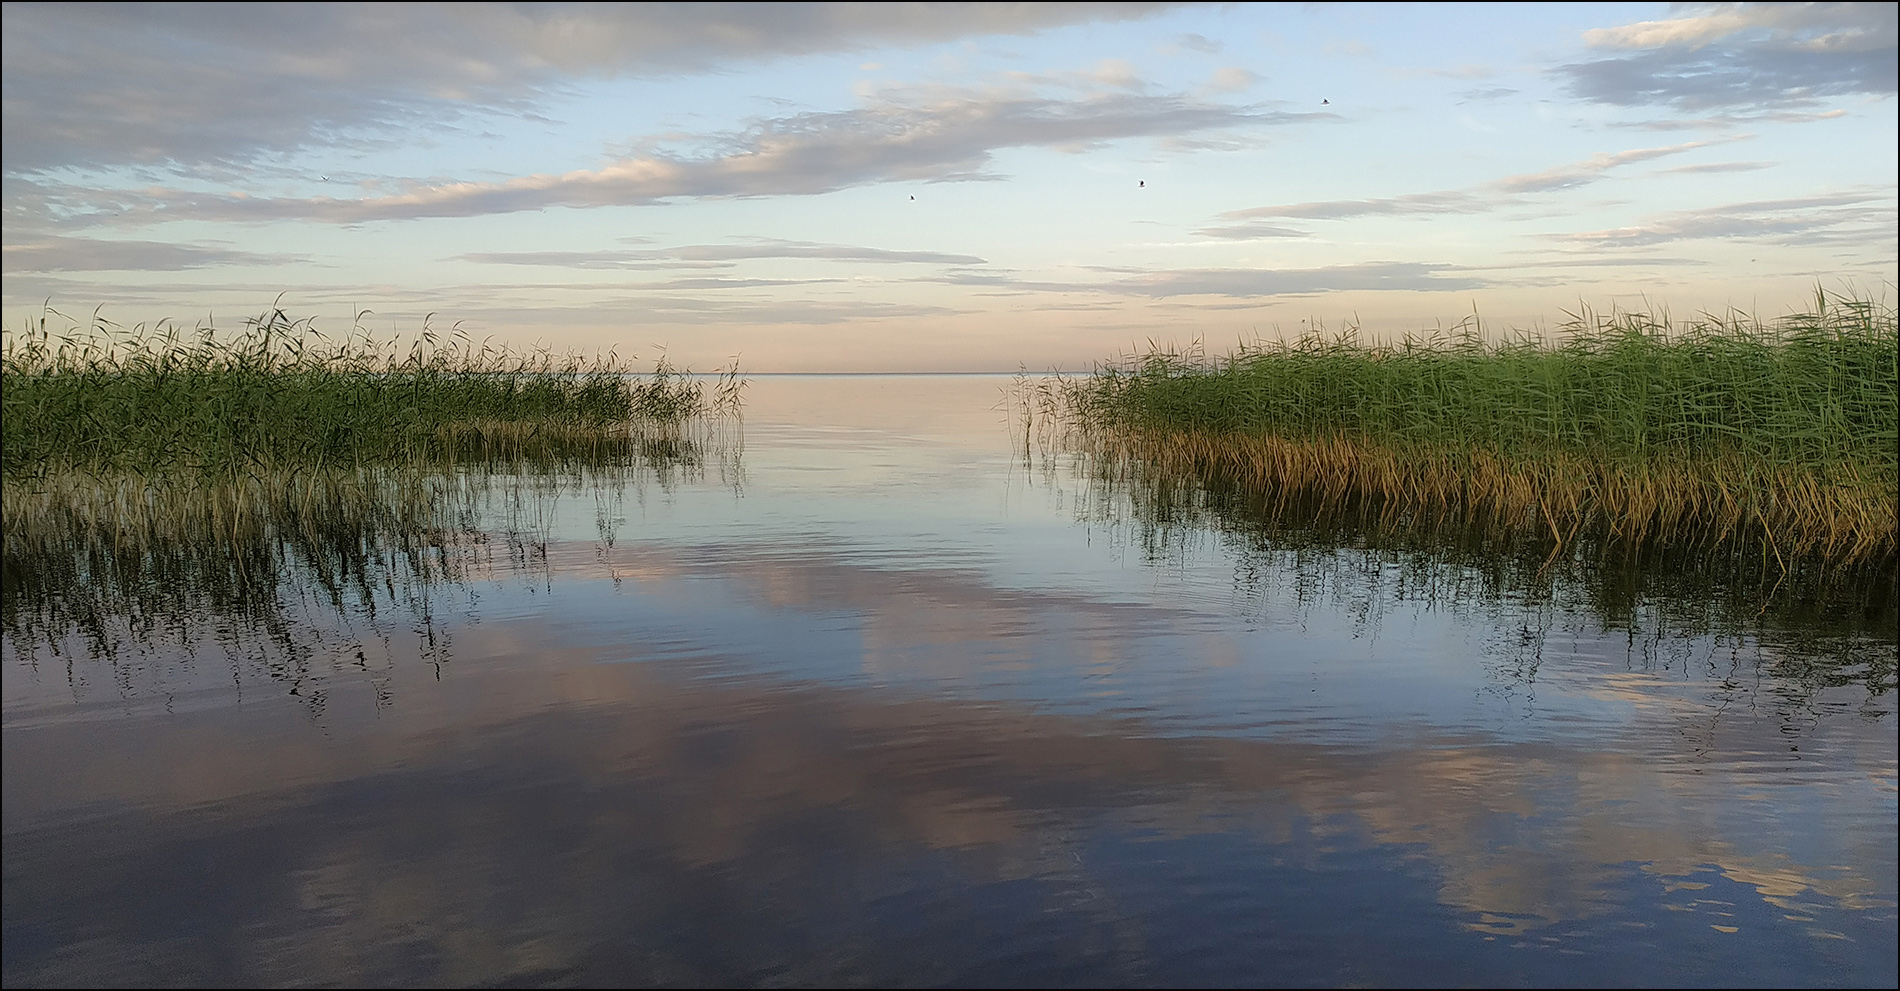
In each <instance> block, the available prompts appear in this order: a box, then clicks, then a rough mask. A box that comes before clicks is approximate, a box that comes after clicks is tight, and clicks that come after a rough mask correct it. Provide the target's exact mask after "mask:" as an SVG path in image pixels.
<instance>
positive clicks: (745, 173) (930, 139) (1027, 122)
mask: <svg viewBox="0 0 1900 991" xmlns="http://www.w3.org/2000/svg"><path fill="white" fill-rule="evenodd" d="M1315 116H1319V115H1309V114H1291V113H1284V112H1279V111H1268V110H1265V109H1262V108H1259V107H1235V106H1228V105H1224V104H1215V103H1207V102H1204V101H1200V100H1195V99H1191V98H1188V97H1185V96H1179V95H1144V94H1138V93H1109V94H1102V95H1096V96H1090V97H1085V98H1080V99H1056V98H1050V97H1043V96H1037V95H1034V94H1030V93H1024V92H1020V91H999V90H976V89H962V88H947V87H939V88H933V89H921V90H906V91H900V92H894V93H891V94H874V95H873V96H872V97H870V98H869V99H868V101H867V102H866V104H865V105H863V106H860V107H858V108H856V109H852V110H844V111H836V112H825V113H803V114H795V115H792V116H788V117H779V118H771V119H765V120H760V121H757V122H755V123H754V124H753V125H752V127H750V128H749V129H747V130H746V131H744V132H741V133H737V134H727V135H717V136H713V137H712V138H710V139H709V140H708V141H707V144H710V145H712V146H713V147H715V148H717V149H719V150H717V151H715V152H713V153H710V154H705V155H701V156H697V157H689V156H685V155H676V154H670V153H666V152H657V151H656V152H651V153H648V154H646V155H643V156H638V157H629V158H622V159H619V160H617V161H614V162H612V163H611V164H608V165H606V166H604V167H602V168H599V169H581V170H576V171H572V172H566V173H561V174H537V175H529V176H521V177H518V178H514V179H508V180H505V181H501V182H448V183H439V184H428V185H424V184H418V185H415V186H413V187H411V188H408V189H404V190H401V191H399V192H392V193H386V194H382V195H368V196H363V197H350V198H345V197H328V196H323V197H308V198H295V197H280V198H272V197H257V196H250V195H246V194H242V193H223V192H198V191H188V190H177V189H165V188H154V189H144V190H137V191H132V190H104V189H85V188H80V187H76V186H63V185H60V184H57V183H54V182H51V181H42V180H24V179H21V180H15V181H14V183H13V185H14V187H16V189H19V190H22V192H20V193H14V195H10V196H9V197H8V199H9V202H10V204H12V209H13V212H14V213H15V214H16V215H18V214H26V213H30V212H32V211H34V210H37V211H41V212H48V213H63V214H64V215H67V216H78V215H81V214H86V213H92V214H94V215H100V214H110V215H112V216H113V219H114V220H115V221H117V222H120V223H135V222H158V221H167V220H187V219H189V220H211V221H269V220H311V221H319V222H325V223H338V224H357V223H365V222H370V221H378V220H408V219H416V218H423V217H471V216H482V215H492V214H501V213H515V212H520V211H525V210H543V209H547V208H549V207H597V206H627V205H637V204H646V203H654V202H658V201H661V200H669V199H677V198H683V197H704V196H771V195H809V194H817V193H828V192H832V191H835V190H839V189H845V188H849V187H853V186H863V185H870V184H874V183H880V182H892V181H900V180H902V181H915V182H928V181H962V180H968V179H973V178H991V177H992V176H990V175H989V174H987V173H985V172H984V171H983V169H984V168H985V166H987V165H988V164H989V161H990V156H991V154H992V152H994V151H996V150H999V149H1003V148H1022V147H1043V148H1056V149H1062V150H1070V149H1075V148H1083V147H1088V146H1090V145H1094V144H1099V143H1102V142H1106V141H1113V140H1117V139H1124V138H1140V137H1161V138H1165V137H1172V136H1178V135H1184V134H1193V133H1197V132H1206V131H1219V130H1223V129H1229V128H1243V127H1257V126H1263V125H1276V124H1289V123H1296V122H1300V121H1304V120H1308V119H1311V118H1312V117H1315ZM28 187H31V192H30V193H27V192H25V190H26V189H27V188H28ZM10 192H12V191H11V190H10ZM29 207H30V209H29Z"/></svg>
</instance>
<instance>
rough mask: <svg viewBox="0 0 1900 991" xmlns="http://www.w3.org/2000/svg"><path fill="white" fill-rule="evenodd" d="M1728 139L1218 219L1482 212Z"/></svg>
mask: <svg viewBox="0 0 1900 991" xmlns="http://www.w3.org/2000/svg"><path fill="white" fill-rule="evenodd" d="M1732 140H1737V138H1723V139H1717V140H1711V141H1690V142H1686V143H1684V144H1678V145H1669V146H1667V147H1662V148H1633V149H1630V150H1629V151H1619V152H1605V153H1602V154H1597V155H1592V156H1590V157H1589V158H1587V159H1585V160H1583V161H1581V162H1572V163H1570V164H1568V165H1561V166H1558V167H1557V168H1554V169H1546V170H1545V171H1543V172H1531V173H1526V174H1523V175H1514V176H1505V177H1504V178H1502V179H1496V180H1493V181H1491V182H1488V183H1485V184H1484V185H1482V186H1478V187H1475V188H1474V189H1469V190H1466V189H1441V190H1437V191H1434V192H1429V193H1408V194H1406V195H1404V196H1387V197H1374V198H1368V199H1359V200H1320V201H1315V202H1310V203H1285V204H1281V205H1279V206H1262V207H1252V208H1250V209H1246V210H1231V211H1228V212H1227V213H1223V214H1221V219H1223V220H1238V221H1257V220H1260V219H1265V218H1294V219H1305V220H1340V219H1344V218H1347V217H1372V216H1410V215H1420V214H1445V213H1484V212H1487V211H1490V210H1495V209H1497V208H1499V207H1502V206H1506V205H1509V204H1511V203H1514V202H1517V201H1518V198H1519V197H1521V196H1523V195H1525V194H1529V193H1547V192H1552V191H1555V190H1561V189H1574V188H1576V187H1578V186H1587V185H1589V184H1590V183H1593V182H1597V181H1598V180H1600V179H1602V178H1603V177H1604V175H1605V174H1606V173H1608V172H1609V171H1610V170H1611V169H1614V168H1617V167H1619V166H1623V165H1630V164H1633V163H1636V162H1646V161H1649V160H1651V159H1656V158H1662V157H1664V156H1667V155H1676V154H1680V153H1682V152H1686V151H1693V150H1695V149H1697V148H1705V147H1708V146H1709V145H1713V144H1717V143H1720V142H1721V141H1732ZM1251 226H1252V225H1250V224H1238V225H1234V226H1229V227H1210V228H1207V229H1206V230H1200V231H1196V232H1195V233H1197V234H1201V235H1203V236H1206V237H1223V238H1236V239H1244V238H1247V237H1250V236H1251V235H1249V234H1248V233H1247V231H1248V230H1249V229H1250V227H1251ZM1269 229H1271V228H1269Z"/></svg>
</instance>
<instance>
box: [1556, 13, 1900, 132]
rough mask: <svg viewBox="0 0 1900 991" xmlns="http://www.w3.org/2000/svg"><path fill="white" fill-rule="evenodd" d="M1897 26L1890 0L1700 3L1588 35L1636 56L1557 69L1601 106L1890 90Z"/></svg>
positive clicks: (1746, 102) (1802, 98)
mask: <svg viewBox="0 0 1900 991" xmlns="http://www.w3.org/2000/svg"><path fill="white" fill-rule="evenodd" d="M1897 25H1900V8H1897V7H1896V6H1895V5H1894V4H1890V3H1806V4H1782V3H1760V4H1756V3H1747V4H1739V3H1738V4H1696V5H1692V6H1690V7H1689V10H1688V13H1686V14H1685V15H1683V16H1680V17H1675V18H1671V19H1668V20H1661V21H1643V22H1640V23H1636V24H1627V25H1623V26H1620V27H1614V28H1600V29H1597V30H1593V31H1588V32H1585V34H1584V41H1585V42H1586V43H1587V44H1589V45H1591V46H1592V47H1595V48H1602V49H1620V50H1626V51H1634V52H1636V54H1632V55H1627V56H1620V57H1615V58H1607V59H1597V60H1594V61H1588V62H1577V63H1573V64H1570V65H1565V66H1561V67H1559V68H1558V69H1557V70H1556V71H1557V72H1558V74H1559V75H1562V76H1567V77H1568V78H1569V88H1570V91H1571V92H1572V93H1573V94H1575V95H1576V96H1578V97H1581V98H1583V99H1585V100H1589V101H1591V102H1594V103H1607V104H1612V105H1617V106H1667V107H1672V108H1674V109H1677V110H1681V111H1691V112H1693V111H1701V110H1708V109H1716V108H1724V107H1736V108H1758V109H1773V108H1800V107H1807V106H1812V105H1814V104H1815V103H1817V102H1818V101H1819V100H1820V99H1821V98H1823V97H1829V96H1842V95H1850V94H1866V95H1872V96H1891V95H1893V93H1894V92H1895V89H1896V81H1895V80H1896V74H1897V73H1900V58H1897V57H1896V51H1897V48H1896V39H1897V38H1900V30H1897V29H1896V26H1897Z"/></svg>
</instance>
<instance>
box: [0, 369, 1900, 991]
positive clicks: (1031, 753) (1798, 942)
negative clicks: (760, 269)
mask: <svg viewBox="0 0 1900 991" xmlns="http://www.w3.org/2000/svg"><path fill="white" fill-rule="evenodd" d="M1001 384H1002V382H1001V381H1000V380H997V379H992V378H958V377H944V378H929V377H923V378H898V377H893V378H820V377H813V378H763V379H759V380H755V382H754V383H753V386H752V389H751V395H750V412H749V414H748V420H747V424H746V429H745V436H744V449H743V454H742V455H737V454H733V453H731V452H729V453H728V456H726V457H724V458H723V459H722V458H720V457H711V458H709V459H708V460H706V461H705V462H703V463H701V464H699V465H698V466H697V467H696V468H695V467H693V466H690V465H689V466H686V467H684V468H681V469H679V470H673V471H660V472H656V473H649V474H648V475H646V476H645V477H642V478H636V479H632V480H630V481H627V482H626V483H624V484H622V485H619V486H618V487H617V488H616V489H615V490H614V491H611V492H605V493H603V492H599V491H568V492H565V493H562V494H559V495H558V496H556V495H554V494H551V493H547V492H542V493H540V494H539V495H537V496H534V497H532V498H526V499H522V498H517V497H516V496H513V495H511V496H509V499H513V500H514V503H513V507H512V509H511V510H509V511H508V512H506V513H503V512H502V509H501V508H499V507H500V504H501V503H503V502H507V501H508V499H497V500H493V505H491V506H490V508H491V509H493V510H495V512H496V514H497V515H495V516H493V517H490V518H489V521H488V522H487V523H486V524H482V525H478V526H474V527H472V528H471V531H472V532H473V533H479V534H480V536H479V537H478V536H466V539H463V540H461V541H460V542H459V543H456V544H455V546H454V548H453V554H451V555H450V557H451V558H452V565H453V566H452V567H446V568H443V569H438V570H437V571H435V572H432V573H431V574H432V575H433V577H432V578H430V579H428V580H424V579H421V578H418V577H416V573H414V572H412V571H404V570H403V569H401V568H396V567H390V568H384V569H382V570H377V568H376V567H374V566H373V564H374V562H372V566H370V567H368V568H367V571H365V572H363V574H367V575H368V576H369V578H370V580H368V581H364V582H361V583H359V585H358V586H357V587H356V588H355V590H354V591H351V592H349V594H338V595H337V596H336V597H335V598H334V599H332V598H330V597H329V595H328V593H327V592H326V591H325V590H324V589H323V588H322V584H323V583H322V581H314V582H313V581H312V580H311V579H310V578H309V577H308V575H307V574H305V573H304V572H299V571H298V570H297V567H298V566H297V565H296V563H295V562H294V561H291V560H289V559H286V562H285V563H282V564H281V566H280V568H279V571H280V573H281V575H282V576H283V577H282V580H281V582H280V584H279V585H278V586H277V587H276V588H275V591H273V592H272V593H271V597H272V599H273V601H275V602H277V603H278V606H277V607H275V608H271V609H264V610H257V609H255V608H253V609H251V610H250V611H249V612H243V611H242V610H239V611H235V612H234V611H231V610H225V611H222V612H221V611H220V610H219V609H218V608H215V607H212V606H207V607H206V608H205V611H203V612H202V613H199V614H196V615H191V614H184V615H152V614H148V613H142V612H140V611H139V610H137V609H134V608H133V607H132V606H125V607H124V608H125V609H126V610H127V612H126V614H125V615H123V616H116V617H111V616H109V617H107V618H105V619H103V620H100V621H98V622H95V623H94V624H93V625H92V626H91V627H89V628H87V629H88V630H89V632H79V633H74V634H72V635H70V636H61V637H57V638H56V640H55V642H51V643H49V642H46V641H44V640H41V641H28V640H24V639H22V638H20V637H10V638H8V639H6V640H5V641H4V652H5V656H4V664H3V665H0V672H3V674H4V703H5V709H4V751H3V753H4V787H5V808H4V827H5V905H4V910H5V911H4V937H5V946H4V976H5V983H6V985H7V986H9V987H11V986H29V985H86V984H98V983H104V984H199V983H207V984H236V985H242V984H251V983H259V984H266V985H281V984H344V985H348V984H358V983H369V984H452V985H454V984H460V985H468V984H523V983H526V984H587V985H602V984H661V985H720V984H740V985H760V984H766V985H788V984H789V985H809V984H851V985H858V984H876V985H882V984H896V985H1015V984H1018V983H1022V984H1030V985H1077V984H1079V985H1098V984H1123V985H1183V984H1185V985H1263V984H1316V985H1342V984H1371V985H1396V986H1410V985H1413V984H1426V985H1444V984H1467V985H1468V984H1481V985H1606V984H1608V985H1629V984H1641V985H1759V986H1782V985H1798V986H1810V985H1850V986H1851V985H1871V986H1879V985H1886V986H1892V985H1893V984H1894V982H1895V980H1896V977H1897V973H1896V970H1897V965H1896V942H1897V940H1896V908H1895V906H1896V901H1897V900H1900V897H1897V893H1896V887H1897V884H1896V814H1897V813H1896V764H1897V762H1900V757H1897V749H1900V747H1897V745H1896V735H1895V734H1896V719H1895V715H1894V703H1895V701H1896V700H1895V694H1894V692H1893V691H1892V689H1891V688H1890V687H1889V686H1890V684H1891V677H1892V676H1891V670H1892V668H1891V666H1890V664H1891V658H1892V657H1893V653H1894V650H1895V647H1894V643H1893V640H1892V635H1891V626H1890V624H1888V625H1885V626H1883V625H1881V624H1880V623H1874V624H1873V626H1872V627H1871V628H1860V627H1841V628H1838V629H1833V630H1832V631H1831V632H1830V631H1829V630H1826V629H1824V630H1822V631H1821V632H1822V635H1819V636H1817V635H1816V634H1815V632H1814V631H1813V630H1806V631H1797V632H1796V633H1789V634H1786V635H1783V634H1782V633H1780V632H1778V631H1777V629H1776V628H1773V627H1771V626H1767V625H1760V626H1757V627H1753V628H1750V627H1747V626H1746V625H1743V626H1739V627H1733V628H1726V627H1724V626H1722V625H1721V624H1720V623H1705V624H1697V623H1687V624H1686V625H1685V624H1683V622H1682V621H1681V620H1680V619H1679V617H1680V616H1681V615H1682V614H1683V610H1682V609H1681V608H1680V606H1679V604H1678V606H1677V607H1667V604H1648V603H1643V602H1637V603H1635V604H1634V606H1633V607H1632V608H1631V609H1630V610H1628V611H1627V613H1626V614H1617V615H1604V614H1603V613H1602V612H1601V611H1593V610H1592V608H1590V606H1589V597H1588V596H1577V597H1574V598H1566V597H1565V596H1563V595H1562V594H1556V595H1553V596H1550V597H1545V598H1538V597H1535V596H1513V595H1512V594H1511V593H1510V591H1509V589H1504V590H1503V591H1501V592H1497V594H1493V595H1489V596H1486V595H1483V594H1476V593H1473V594H1464V592H1463V591H1461V590H1469V589H1471V588H1476V587H1479V586H1482V585H1483V583H1482V582H1481V581H1477V580H1476V579H1470V580H1467V579H1468V577H1469V576H1463V575H1461V574H1460V573H1459V571H1458V569H1457V568H1456V567H1452V566H1446V567H1444V568H1440V569H1438V570H1437V571H1435V572H1431V573H1427V574H1421V573H1420V572H1419V570H1418V569H1417V568H1416V567H1409V566H1407V565H1406V564H1405V563H1404V562H1401V561H1398V560H1396V559H1393V558H1390V557H1387V556H1382V555H1381V554H1380V553H1378V552H1374V551H1356V550H1353V549H1351V548H1332V549H1325V548H1312V547H1301V548H1299V549H1297V551H1295V550H1290V549H1289V550H1286V551H1285V552H1284V553H1278V552H1276V550H1275V548H1274V547H1273V546H1270V545H1268V546H1258V545H1257V546H1252V547H1240V546H1238V545H1237V544H1236V543H1235V541H1233V540H1231V539H1228V537H1227V536H1223V534H1222V533H1221V532H1220V531H1218V530H1217V529H1214V528H1213V524H1211V523H1209V524H1206V525H1200V524H1182V525H1179V526H1176V527H1175V528H1173V529H1172V530H1169V531H1167V532H1165V533H1159V534H1158V531H1157V530H1156V528H1155V527H1154V526H1153V525H1151V524H1152V520H1150V521H1148V522H1147V523H1144V522H1143V521H1142V513H1141V511H1140V509H1139V507H1135V506H1132V505H1130V504H1128V503H1127V502H1126V497H1125V495H1118V494H1117V493H1115V492H1113V491H1103V490H1102V489H1101V488H1100V487H1099V486H1092V485H1091V484H1090V483H1089V482H1088V480H1087V478H1086V477H1085V476H1081V475H1077V474H1074V473H1071V472H1068V471H1067V470H1066V469H1065V468H1064V467H1063V466H1062V465H1061V464H1060V463H1059V462H1058V463H1055V464H1053V465H1050V464H1046V463H1032V464H1030V465H1028V466H1025V465H1024V464H1023V462H1022V459H1021V457H1022V451H1021V448H1020V447H1017V446H1013V445H1012V442H1011V440H1010V435H1009V432H1008V430H1007V429H1006V428H1005V426H1004V425H1003V421H1004V414H1003V413H1001V412H999V411H997V410H996V409H993V408H992V407H994V406H996V404H997V403H998V401H999V399H1000V392H999V386H1000V385H1001ZM1032 462H1033V459H1032ZM1118 500H1121V501H1120V502H1118ZM11 566H12V565H11V563H10V567H11ZM1427 571H1428V572H1429V571H1430V569H1427ZM300 576H302V577H300ZM248 580H250V579H247V581H248ZM154 581H157V582H159V583H160V584H163V583H165V582H169V583H171V585H168V586H167V587H163V588H155V589H154V590H148V591H153V593H154V594H157V595H160V596H161V597H164V596H169V598H165V599H164V601H167V602H172V603H179V602H188V601H190V594H189V593H190V592H191V590H190V589H188V588H179V587H172V586H176V585H178V584H179V583H188V582H189V576H188V575H187V576H186V577H179V576H178V575H176V574H174V575H171V576H170V577H166V578H164V579H163V580H162V581H160V580H159V579H154ZM9 582H10V583H12V584H10V587H9V592H8V594H9V595H18V594H21V593H20V592H19V591H18V589H19V588H20V587H21V586H20V585H19V584H18V576H17V574H10V575H9ZM1558 591H1559V592H1560V593H1561V589H1559V590H1558ZM178 608H183V607H178ZM1689 612H1691V613H1693V610H1689ZM1870 630H1871V632H1870ZM1810 655H1813V656H1810ZM1815 657H1821V658H1822V661H1824V662H1825V663H1821V662H1817V661H1815ZM1869 657H1871V658H1873V659H1874V661H1875V667H1878V665H1879V663H1881V662H1882V659H1885V663H1887V664H1888V665H1889V666H1888V667H1887V668H1886V669H1885V670H1886V671H1887V672H1888V673H1887V674H1885V675H1874V676H1869V675H1867V674H1866V671H1867V670H1868V666H1867V664H1866V663H1865V659H1866V658H1869ZM1843 658H1845V659H1844V660H1843ZM1817 664H1818V665H1819V666H1818V668H1817ZM1817 671H1818V672H1819V673H1817Z"/></svg>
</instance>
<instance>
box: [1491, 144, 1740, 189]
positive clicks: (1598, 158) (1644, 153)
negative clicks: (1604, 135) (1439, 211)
mask: <svg viewBox="0 0 1900 991" xmlns="http://www.w3.org/2000/svg"><path fill="white" fill-rule="evenodd" d="M1722 140H1735V139H1733V138H1729V139H1722ZM1716 143H1718V142H1717V141H1688V142H1684V143H1683V144H1678V145H1668V146H1666V147H1662V148H1632V149H1630V150H1629V151H1619V152H1606V153H1599V154H1596V155H1592V156H1590V157H1589V158H1587V159H1585V160H1584V161H1581V162H1574V163H1572V164H1569V165H1564V166H1560V167H1558V168H1554V169H1549V170H1547V171H1544V172H1537V173H1532V174H1530V175H1515V176H1506V177H1505V178H1503V179H1499V180H1497V181H1496V182H1493V183H1492V184H1491V186H1492V188H1494V189H1499V190H1502V191H1504V192H1507V193H1542V192H1549V191H1551V190H1554V189H1574V188H1576V187H1578V186H1585V185H1589V184H1590V183H1593V182H1596V181H1597V180H1598V179H1600V178H1602V177H1603V174H1604V173H1605V172H1608V171H1609V170H1611V169H1613V168H1616V167H1617V166H1619V165H1629V164H1632V163H1635V162H1647V161H1649V160H1650V159H1653V158H1662V157H1663V156H1665V155H1679V154H1681V153H1683V152H1685V151H1694V150H1695V149H1697V148H1706V147H1708V146H1710V145H1712V144H1716Z"/></svg>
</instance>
